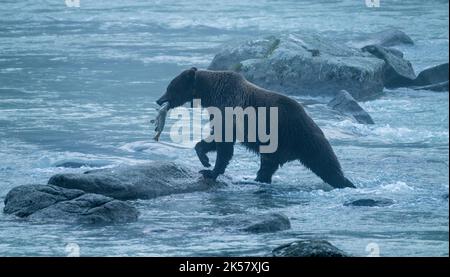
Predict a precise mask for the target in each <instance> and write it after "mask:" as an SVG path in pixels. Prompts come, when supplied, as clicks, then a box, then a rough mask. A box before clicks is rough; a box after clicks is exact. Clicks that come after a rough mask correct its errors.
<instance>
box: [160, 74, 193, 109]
mask: <svg viewBox="0 0 450 277" xmlns="http://www.w3.org/2000/svg"><path fill="white" fill-rule="evenodd" d="M196 71H197V68H195V67H193V68H191V69H187V70H185V71H183V72H181V74H180V75H178V76H177V77H175V78H174V79H173V80H172V81H171V82H170V84H169V85H168V86H167V89H166V93H164V95H163V96H161V98H159V99H158V100H157V101H156V103H157V104H158V105H160V106H161V105H162V104H164V103H166V102H167V103H168V104H169V109H172V108H176V107H178V106H181V105H183V104H184V103H186V102H189V101H192V100H193V99H194V93H195V91H194V90H195V73H196Z"/></svg>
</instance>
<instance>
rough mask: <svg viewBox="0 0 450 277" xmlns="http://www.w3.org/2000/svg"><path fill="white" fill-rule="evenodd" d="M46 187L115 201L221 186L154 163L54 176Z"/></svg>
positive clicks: (186, 170)
mask: <svg viewBox="0 0 450 277" xmlns="http://www.w3.org/2000/svg"><path fill="white" fill-rule="evenodd" d="M48 183H49V184H51V185H55V186H58V187H63V188H68V189H79V190H82V191H85V192H90V193H96V194H102V195H106V196H109V197H112V198H115V199H120V200H130V199H150V198H155V197H158V196H164V195H169V194H176V193H187V192H195V191H205V190H208V189H211V188H213V187H217V186H220V185H224V184H225V183H223V182H218V181H213V180H210V179H204V178H203V177H201V175H200V174H199V173H197V172H196V171H193V170H191V169H189V168H187V167H183V166H180V165H178V164H176V163H172V162H162V161H154V162H149V163H146V164H140V165H132V166H130V165H123V166H118V167H115V168H107V169H96V170H92V171H87V172H85V173H84V174H57V175H54V176H53V177H51V178H50V180H49V181H48Z"/></svg>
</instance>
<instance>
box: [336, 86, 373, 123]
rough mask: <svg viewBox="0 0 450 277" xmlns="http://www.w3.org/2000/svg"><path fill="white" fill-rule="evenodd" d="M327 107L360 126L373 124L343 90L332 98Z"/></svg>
mask: <svg viewBox="0 0 450 277" xmlns="http://www.w3.org/2000/svg"><path fill="white" fill-rule="evenodd" d="M328 106H329V107H331V108H332V109H333V110H336V111H339V112H341V113H343V114H345V115H349V116H351V117H353V118H354V119H355V120H356V121H357V122H359V123H361V124H374V122H373V119H372V117H370V115H369V114H368V113H367V112H366V111H365V110H364V109H363V108H361V106H360V105H359V104H358V102H356V100H355V99H354V98H353V97H352V96H351V95H350V93H348V92H347V91H345V90H341V91H340V92H339V93H338V94H337V95H336V97H335V98H333V99H332V100H331V101H330V102H329V103H328Z"/></svg>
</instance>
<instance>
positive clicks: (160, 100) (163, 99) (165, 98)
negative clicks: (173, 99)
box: [156, 95, 169, 106]
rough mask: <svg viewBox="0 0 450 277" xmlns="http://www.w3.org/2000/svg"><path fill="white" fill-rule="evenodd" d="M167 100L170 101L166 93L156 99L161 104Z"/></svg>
mask: <svg viewBox="0 0 450 277" xmlns="http://www.w3.org/2000/svg"><path fill="white" fill-rule="evenodd" d="M166 102H169V99H167V97H166V95H163V96H161V98H159V99H158V100H156V104H158V105H160V106H161V105H162V104H164V103H166Z"/></svg>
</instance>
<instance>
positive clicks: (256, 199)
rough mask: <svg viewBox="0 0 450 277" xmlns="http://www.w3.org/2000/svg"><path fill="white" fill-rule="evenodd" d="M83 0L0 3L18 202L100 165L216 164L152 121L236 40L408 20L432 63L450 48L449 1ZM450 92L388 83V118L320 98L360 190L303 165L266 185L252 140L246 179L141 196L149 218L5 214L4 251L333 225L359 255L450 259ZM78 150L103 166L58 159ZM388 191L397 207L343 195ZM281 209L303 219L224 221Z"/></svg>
mask: <svg viewBox="0 0 450 277" xmlns="http://www.w3.org/2000/svg"><path fill="white" fill-rule="evenodd" d="M80 4H81V5H80V7H79V8H76V7H72V8H70V7H67V6H66V5H65V3H64V0H23V1H13V0H2V3H1V5H0V16H1V18H0V199H2V200H3V199H4V197H5V195H6V193H7V192H8V191H9V190H10V189H11V188H13V187H15V186H18V185H22V184H29V183H41V184H45V183H46V181H47V180H48V178H49V177H50V176H51V175H53V174H55V173H61V172H83V171H85V170H87V169H90V168H93V167H95V168H97V167H105V166H114V165H117V164H121V163H126V164H134V163H141V162H145V161H148V160H176V161H177V162H180V163H183V164H186V165H191V166H193V167H194V168H195V169H198V170H200V169H201V168H202V167H201V164H200V162H199V161H198V160H197V158H196V157H195V154H194V151H193V150H192V149H177V148H172V147H168V146H164V145H158V144H155V143H153V142H152V137H153V135H154V132H153V130H152V128H151V127H150V120H151V119H153V118H154V117H155V115H156V112H155V108H156V104H155V103H154V102H155V100H156V99H157V97H159V96H160V95H161V94H162V93H163V92H164V90H165V87H166V86H167V84H168V82H169V81H170V80H171V79H172V78H173V77H174V76H176V75H177V74H179V72H180V71H182V70H184V69H186V68H189V67H191V66H196V67H199V68H205V67H207V66H208V64H209V62H210V61H211V59H212V58H213V56H214V54H215V53H217V52H218V51H219V49H220V47H221V45H223V44H226V43H235V42H236V41H240V40H245V39H250V38H253V37H258V36H262V35H269V34H277V33H284V32H295V31H297V30H313V31H315V32H318V33H321V34H324V35H327V36H331V37H334V38H335V39H336V40H345V39H351V38H352V37H355V36H357V35H359V34H361V33H366V32H373V31H379V30H382V29H384V28H388V27H397V28H400V29H402V30H403V31H405V32H406V33H408V34H409V35H410V36H411V37H412V38H413V39H414V41H415V42H416V44H415V45H414V46H402V47H400V48H399V49H400V50H402V51H403V52H404V53H405V57H406V58H407V59H409V60H410V61H411V62H412V64H413V66H414V68H415V70H416V72H419V71H420V70H422V69H424V68H425V67H427V66H432V65H436V64H439V63H444V62H447V61H448V50H449V49H448V46H449V41H448V1H394V0H389V1H387V0H386V1H384V0H381V7H380V8H368V7H366V5H365V1H363V0H343V1H331V0H330V1H268V0H267V1H234V0H233V1H221V2H219V3H217V2H215V1H200V0H191V1H184V2H181V1H175V0H166V1H137V0H130V1H112V0H111V1H106V0H103V1H101V0H96V1H93V0H81V1H80ZM297 99H298V100H301V99H300V98H297ZM448 100H449V95H448V93H446V92H445V93H436V92H430V91H413V90H409V89H395V90H385V93H384V95H383V96H382V97H380V98H378V99H376V100H373V101H369V102H365V103H362V106H363V107H364V108H365V109H366V110H367V111H368V112H369V113H370V114H371V115H372V117H373V119H374V120H375V122H376V124H375V125H373V126H367V125H360V124H357V123H355V122H353V121H351V120H349V119H348V118H346V117H343V116H340V115H337V114H336V113H333V112H331V111H329V110H328V109H327V108H326V106H325V105H324V104H315V105H309V106H308V107H307V108H306V109H307V112H308V113H309V114H310V115H311V116H312V117H313V118H314V119H315V120H316V122H317V123H318V124H319V125H320V127H321V128H322V129H323V130H324V132H325V134H326V135H327V137H328V138H329V139H330V141H331V143H332V145H333V147H334V149H335V151H336V154H337V155H338V157H339V159H340V161H341V164H342V166H343V168H344V170H345V172H346V175H348V176H349V177H350V179H352V180H353V181H354V183H355V184H356V185H357V187H358V188H357V189H343V190H333V191H329V190H327V189H325V186H324V185H323V183H322V182H321V180H320V179H319V178H317V177H316V176H315V175H313V174H312V173H310V172H309V171H307V170H306V169H305V168H303V167H302V166H301V165H300V164H299V163H295V162H294V163H290V164H288V165H286V166H284V167H283V168H282V169H280V170H279V171H278V172H277V174H276V175H275V177H274V182H273V183H272V184H271V185H262V184H258V183H254V182H251V181H250V180H252V179H253V178H254V177H255V174H256V171H257V169H258V164H259V159H258V158H257V157H256V156H254V155H253V154H251V153H249V152H247V151H246V150H244V149H243V148H240V147H238V148H237V149H236V151H235V157H234V159H233V161H232V163H231V165H230V166H229V168H228V169H227V174H228V175H229V176H232V179H233V184H232V185H230V186H228V187H226V188H221V189H218V190H215V191H211V192H199V193H190V194H180V195H172V196H167V197H161V198H157V199H153V200H145V201H144V200H140V201H135V202H134V204H135V205H136V206H137V207H138V209H139V210H140V212H141V215H140V218H139V220H138V221H137V222H135V223H131V224H126V225H121V226H106V227H86V226H78V225H56V224H55V225H53V224H30V223H27V222H23V221H20V220H17V219H16V218H14V217H12V216H7V215H4V214H3V213H1V214H0V255H2V256H22V255H33V256H42V255H46V256H47V255H50V256H64V255H66V254H67V252H66V246H67V244H68V243H77V244H78V245H79V246H80V254H81V255H86V256H100V255H102V256H103V255H107V256H116V255H120V256H184V255H195V256H210V255H238V256H245V255H266V254H267V253H269V252H270V250H271V249H273V248H274V247H276V246H278V245H280V244H282V243H285V242H290V241H292V240H295V239H307V238H322V239H327V240H329V241H330V242H332V243H333V244H335V245H336V246H338V247H339V248H341V249H342V250H344V251H347V252H349V253H351V254H353V255H358V256H365V255H368V254H370V253H369V252H368V250H367V249H368V248H370V247H368V245H369V246H373V245H375V246H376V247H378V249H379V252H380V255H382V256H448V253H449V252H448V247H449V244H448V238H449V237H448V235H449V225H448V224H449V219H448V215H449V207H448V190H449V186H448V184H449V182H448V177H449V174H448V166H449V159H448V158H449V157H448V154H449V152H448V149H449V148H448V142H449V134H448V133H449V132H448V131H449V125H448V124H449V112H448ZM170 124H171V122H170V121H169V122H168V123H167V125H166V132H165V133H163V135H162V136H161V140H162V141H169V136H168V134H167V130H169V126H170ZM62 162H81V163H87V164H89V166H86V167H83V168H61V167H57V166H56V165H57V164H58V163H62ZM243 169H245V170H243ZM374 196H377V197H384V198H390V199H392V200H394V202H395V204H394V205H392V206H389V207H347V206H344V205H343V203H344V202H345V201H348V200H350V199H355V198H367V197H374ZM2 202H3V201H2ZM0 208H1V209H3V203H2V204H0ZM268 211H271V212H281V213H284V214H286V215H287V216H288V217H289V218H290V220H291V223H292V229H290V230H287V231H283V232H278V233H271V234H258V235H254V234H247V233H243V232H240V231H239V230H236V229H233V228H231V227H227V226H223V225H221V224H218V222H219V221H220V220H221V219H222V218H224V217H225V216H228V215H239V214H248V213H258V212H268Z"/></svg>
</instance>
